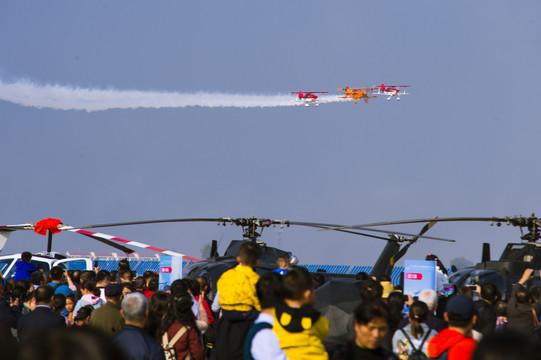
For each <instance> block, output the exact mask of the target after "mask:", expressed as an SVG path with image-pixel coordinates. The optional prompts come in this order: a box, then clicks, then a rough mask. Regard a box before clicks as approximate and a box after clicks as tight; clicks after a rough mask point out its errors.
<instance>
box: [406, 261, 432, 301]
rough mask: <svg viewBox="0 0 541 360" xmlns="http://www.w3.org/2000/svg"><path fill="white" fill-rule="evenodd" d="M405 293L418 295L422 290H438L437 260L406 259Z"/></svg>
mask: <svg viewBox="0 0 541 360" xmlns="http://www.w3.org/2000/svg"><path fill="white" fill-rule="evenodd" d="M404 263H405V265H406V266H405V269H404V294H407V295H411V296H418V295H419V293H420V292H421V291H422V290H425V289H432V290H436V262H435V261H432V260H405V261H404Z"/></svg>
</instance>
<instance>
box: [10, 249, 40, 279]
mask: <svg viewBox="0 0 541 360" xmlns="http://www.w3.org/2000/svg"><path fill="white" fill-rule="evenodd" d="M34 271H38V267H37V266H36V265H34V264H32V253H30V252H28V251H25V252H23V253H22V254H21V259H20V260H17V261H16V262H15V275H13V281H15V282H17V281H19V280H30V278H31V276H32V273H33V272H34Z"/></svg>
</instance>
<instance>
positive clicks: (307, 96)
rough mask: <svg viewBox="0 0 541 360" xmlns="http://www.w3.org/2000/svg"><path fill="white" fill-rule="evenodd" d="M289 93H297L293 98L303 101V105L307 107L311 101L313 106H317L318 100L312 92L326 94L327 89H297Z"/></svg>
mask: <svg viewBox="0 0 541 360" xmlns="http://www.w3.org/2000/svg"><path fill="white" fill-rule="evenodd" d="M291 93H292V94H298V96H297V98H296V99H295V100H297V101H304V106H306V107H308V106H309V105H310V104H311V103H313V104H314V105H315V106H319V101H318V100H317V98H318V96H317V95H314V94H327V93H328V91H306V92H302V91H297V92H291Z"/></svg>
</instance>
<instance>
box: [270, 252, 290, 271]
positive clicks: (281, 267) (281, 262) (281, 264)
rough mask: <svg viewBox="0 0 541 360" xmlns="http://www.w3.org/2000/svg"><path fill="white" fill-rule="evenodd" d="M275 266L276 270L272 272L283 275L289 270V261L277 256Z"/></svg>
mask: <svg viewBox="0 0 541 360" xmlns="http://www.w3.org/2000/svg"><path fill="white" fill-rule="evenodd" d="M276 266H278V268H276V269H274V270H272V272H275V273H278V274H280V275H285V274H287V271H288V270H289V260H288V259H287V258H285V257H283V256H279V257H278V259H276Z"/></svg>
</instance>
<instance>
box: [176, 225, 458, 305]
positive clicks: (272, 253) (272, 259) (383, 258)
mask: <svg viewBox="0 0 541 360" xmlns="http://www.w3.org/2000/svg"><path fill="white" fill-rule="evenodd" d="M215 220H217V222H218V224H222V225H224V226H225V225H227V224H231V225H237V226H240V227H242V229H243V235H242V236H243V240H233V241H231V243H230V244H229V246H228V248H227V249H226V250H225V253H224V254H223V255H222V256H220V255H219V254H218V252H217V241H216V240H213V241H212V246H211V252H210V257H209V258H208V259H205V260H201V261H197V262H195V263H192V264H190V265H188V266H186V267H185V268H184V270H183V274H184V277H186V278H192V279H195V278H197V277H199V276H204V277H205V278H206V279H207V280H208V281H209V283H210V287H211V292H210V297H211V298H213V296H214V293H215V289H216V283H217V281H218V279H219V278H220V276H221V275H222V274H223V273H224V272H225V271H227V270H229V269H231V268H233V267H235V266H236V265H237V260H236V256H237V254H238V250H239V248H240V246H241V245H242V243H243V242H245V241H251V242H254V243H256V244H258V246H259V248H260V251H261V256H260V261H259V264H258V265H257V266H256V267H255V271H256V272H257V273H259V274H263V273H265V272H268V271H272V270H274V269H275V268H276V260H277V258H278V257H285V258H288V259H290V261H291V263H292V264H293V265H296V264H297V263H298V260H297V258H296V256H294V255H293V254H291V252H289V251H285V250H281V249H277V248H275V247H270V246H267V245H266V244H265V243H264V242H263V241H261V240H259V237H260V236H261V234H262V232H263V230H264V229H265V228H267V227H271V226H280V227H282V228H283V227H289V226H292V225H294V226H305V227H311V228H317V229H322V230H330V229H332V230H335V231H339V232H345V233H349V234H354V235H360V236H366V237H370V238H376V239H380V240H385V241H387V244H386V246H385V248H384V249H383V251H382V252H381V253H380V255H379V257H378V259H377V260H376V262H375V264H374V266H373V267H372V270H371V272H370V275H371V276H375V277H379V276H381V275H383V274H387V275H390V274H391V271H392V269H393V266H394V264H395V263H396V262H397V261H398V260H399V259H400V258H401V257H403V256H404V255H405V254H406V251H407V250H408V248H409V247H410V246H411V245H412V244H414V243H415V242H416V241H417V240H418V239H419V238H427V239H432V240H440V241H450V242H454V240H449V239H441V238H436V237H430V236H426V235H424V234H425V233H426V232H427V231H428V230H429V229H430V228H431V227H432V226H433V225H434V224H435V222H433V221H428V223H427V224H426V225H425V226H424V227H423V229H422V230H421V232H419V234H417V235H412V234H408V233H402V232H392V233H391V232H389V231H386V230H380V229H369V228H366V229H364V228H362V227H357V228H356V230H366V231H370V232H375V233H385V234H387V235H388V237H383V236H378V235H373V234H367V233H364V232H358V231H352V230H347V229H344V226H342V225H336V224H324V223H313V222H299V221H289V220H270V219H257V218H254V217H251V218H218V219H215ZM318 274H319V276H322V277H323V280H325V281H326V280H329V279H337V278H339V279H350V280H355V279H354V278H355V275H354V274H353V275H350V274H330V273H318Z"/></svg>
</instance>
